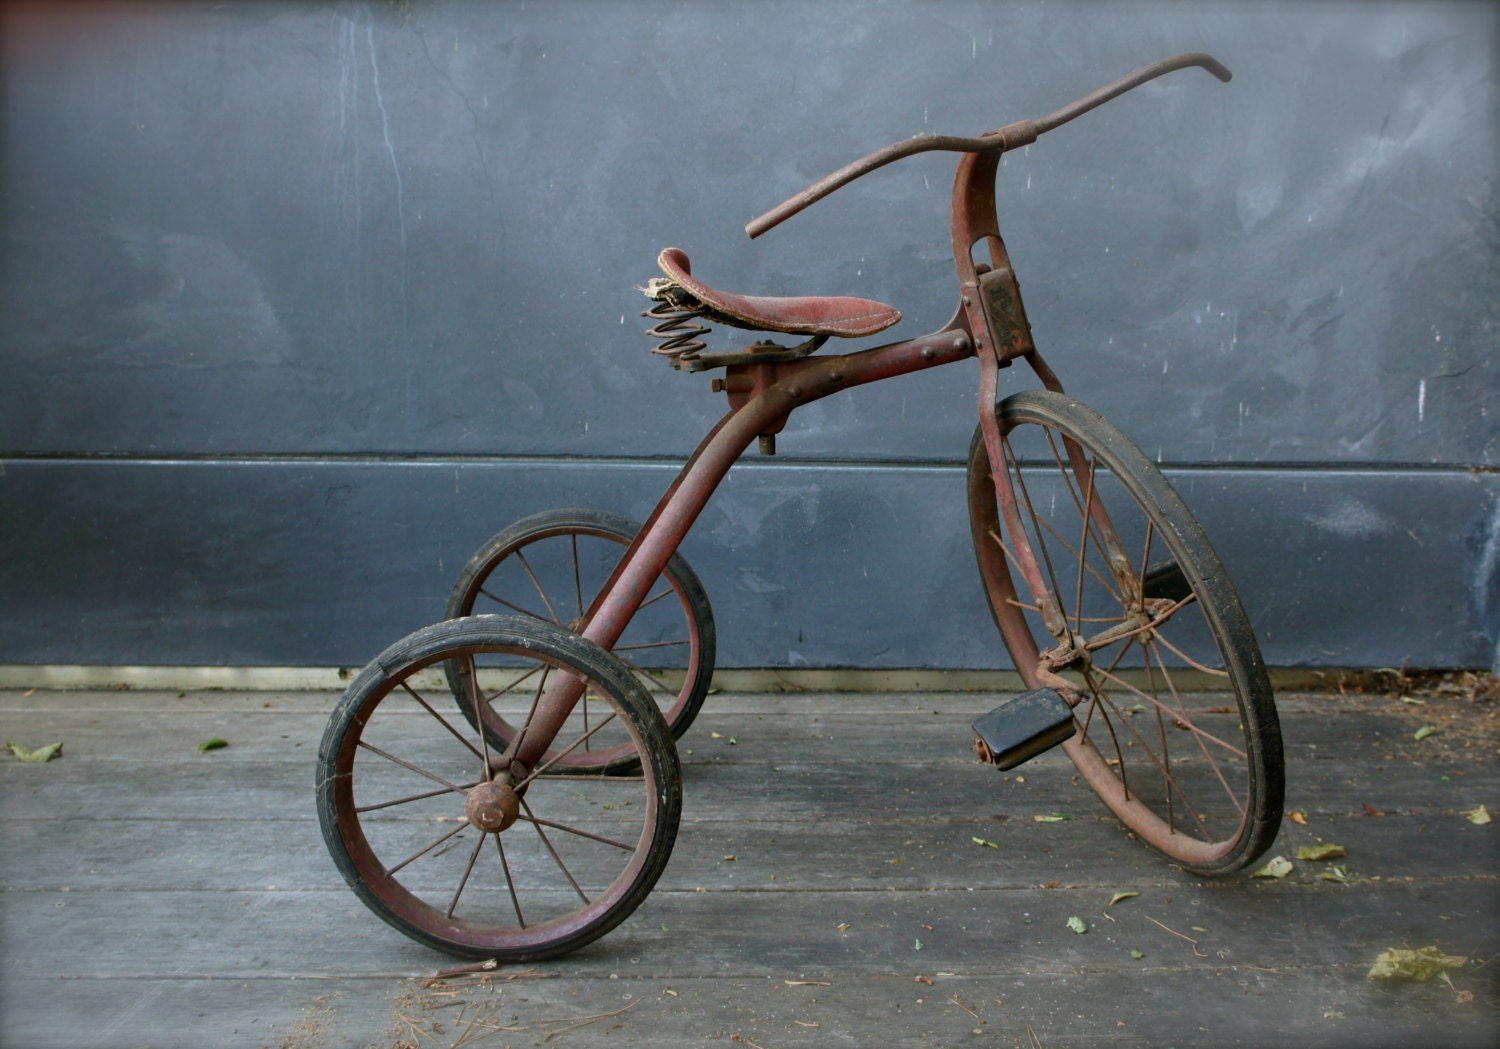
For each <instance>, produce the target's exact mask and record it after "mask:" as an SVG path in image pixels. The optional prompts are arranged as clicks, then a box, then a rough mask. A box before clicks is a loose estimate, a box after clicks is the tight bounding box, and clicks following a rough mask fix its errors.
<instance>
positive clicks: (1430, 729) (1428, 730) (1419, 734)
mask: <svg viewBox="0 0 1500 1049" xmlns="http://www.w3.org/2000/svg"><path fill="white" fill-rule="evenodd" d="M1436 731H1437V726H1436V725H1423V726H1422V727H1421V728H1419V729H1417V731H1415V732H1413V733H1412V734H1411V738H1412V739H1414V740H1416V741H1417V742H1419V743H1420V742H1421V741H1422V740H1424V739H1426V738H1427V737H1428V736H1430V735H1432V734H1433V733H1434V732H1436Z"/></svg>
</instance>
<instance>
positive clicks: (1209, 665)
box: [968, 390, 1285, 874]
mask: <svg viewBox="0 0 1500 1049" xmlns="http://www.w3.org/2000/svg"><path fill="white" fill-rule="evenodd" d="M997 413H998V420H999V425H1000V432H1001V434H1002V436H1003V438H1004V440H1005V441H1006V444H1007V448H1008V452H1007V455H1008V456H1010V457H1012V458H1013V459H1014V460H1016V461H1015V462H1012V463H1011V477H1012V479H1013V480H1012V483H1013V485H1014V486H1015V490H1016V493H1017V502H1018V505H1019V508H1020V509H1019V511H1018V516H1019V517H1020V519H1021V520H1022V521H1023V522H1024V524H1023V526H1022V527H1023V531H1024V532H1025V533H1026V534H1027V536H1028V537H1029V541H1030V542H1031V543H1032V544H1033V548H1034V550H1035V552H1036V553H1035V556H1036V560H1037V561H1038V563H1039V565H1040V567H1041V571H1042V573H1043V583H1044V588H1045V589H1046V590H1047V591H1048V592H1049V594H1050V595H1051V597H1052V599H1053V600H1055V601H1056V602H1057V603H1058V605H1059V607H1060V608H1061V609H1062V610H1063V612H1064V614H1065V615H1067V616H1068V617H1069V625H1068V627H1067V630H1068V631H1070V632H1075V633H1076V634H1077V635H1078V636H1079V637H1082V638H1085V639H1086V640H1085V642H1084V644H1085V645H1088V644H1097V645H1098V646H1099V647H1098V648H1097V649H1096V650H1094V651H1091V652H1090V654H1089V657H1088V658H1087V659H1086V660H1080V661H1079V662H1078V664H1077V665H1075V666H1073V667H1071V668H1069V669H1068V670H1067V671H1066V672H1063V671H1059V673H1061V674H1062V676H1064V677H1065V678H1068V679H1069V680H1070V681H1072V682H1073V683H1074V685H1075V687H1076V688H1077V689H1078V692H1079V693H1080V694H1081V695H1082V697H1083V699H1082V702H1080V703H1079V704H1078V705H1077V706H1076V707H1075V708H1074V717H1075V721H1076V722H1077V723H1078V726H1079V733H1078V735H1076V736H1074V738H1073V739H1072V740H1069V741H1068V742H1067V743H1065V744H1064V748H1065V749H1066V750H1067V751H1068V754H1069V756H1070V757H1071V758H1072V759H1073V761H1074V763H1075V764H1076V765H1077V766H1078V769H1079V771H1080V772H1081V773H1082V774H1083V776H1084V778H1085V779H1086V780H1087V781H1088V782H1089V784H1090V786H1092V787H1093V788H1094V790H1095V791H1096V792H1097V793H1098V794H1099V796H1100V797H1101V798H1102V799H1103V801H1104V802H1105V804H1106V805H1108V806H1109V808H1110V809H1111V810H1113V811H1114V813H1115V814H1116V815H1117V816H1119V817H1120V819H1121V820H1122V821H1123V822H1124V823H1125V824H1126V825H1127V826H1128V827H1130V829H1131V830H1133V831H1135V832H1136V834H1137V835H1138V836H1139V837H1140V838H1141V839H1142V840H1144V841H1146V842H1147V843H1149V844H1151V845H1153V846H1154V847H1155V848H1157V849H1159V850H1160V851H1162V852H1163V853H1164V854H1166V855H1167V856H1168V857H1170V858H1171V859H1173V860H1174V861H1175V862H1177V863H1178V864H1180V865H1181V866H1183V867H1184V868H1186V869H1188V870H1192V871H1194V872H1197V873H1200V874H1225V873H1228V872H1230V871H1234V870H1237V869H1240V868H1242V867H1245V866H1246V865H1248V864H1250V863H1251V862H1253V861H1254V860H1255V859H1256V858H1257V857H1258V856H1260V855H1261V854H1262V853H1263V852H1264V851H1265V850H1266V849H1267V848H1268V847H1269V846H1270V844H1271V842H1272V840H1273V839H1274V838H1275V837H1276V833H1277V830H1278V828H1279V826H1280V821H1281V810H1282V805H1283V803H1284V795H1285V770H1284V765H1283V758H1282V748H1281V730H1280V727H1279V723H1278V720H1277V716H1276V705H1275V700H1274V697H1273V694H1272V690H1271V683H1270V678H1269V676H1268V675H1267V673H1266V668H1265V664H1264V662H1263V661H1262V658H1261V654H1260V647H1259V645H1258V644H1257V643H1256V640H1255V635H1254V632H1253V631H1252V629H1251V627H1250V621H1249V618H1248V617H1247V616H1246V615H1245V611H1244V608H1243V607H1242V605H1241V604H1240V600H1239V597H1238V595H1237V594H1236V593H1235V589H1234V586H1233V584H1232V583H1231V582H1230V580H1229V576H1228V574H1227V573H1226V572H1225V570H1224V566H1223V564H1222V563H1221V562H1220V560H1219V557H1218V555H1217V554H1216V553H1215V552H1214V549H1213V547H1212V546H1211V545H1210V544H1209V541H1208V538H1207V536H1206V535H1205V534H1204V532H1203V529H1202V528H1201V527H1200V526H1199V525H1198V523H1197V521H1196V520H1194V518H1193V516H1192V514H1191V513H1190V512H1189V510H1188V508H1187V505H1186V504H1185V503H1184V502H1183V501H1182V499H1181V498H1180V497H1179V496H1178V494H1177V493H1176V492H1175V491H1174V490H1173V489H1172V487H1171V485H1170V484H1169V483H1168V482H1167V480H1166V478H1165V477H1164V476H1162V473H1161V471H1160V470H1159V469H1158V468H1157V467H1156V465H1155V464H1154V463H1152V462H1151V461H1150V460H1149V459H1147V458H1146V456H1145V455H1144V454H1142V452H1141V451H1140V449H1138V448H1137V447H1136V446H1135V445H1134V444H1132V443H1131V442H1130V441H1129V439H1127V438H1126V437H1125V436H1124V435H1123V434H1122V433H1120V431H1119V430H1118V429H1116V428H1115V427H1114V426H1113V425H1112V424H1111V423H1109V422H1108V421H1107V420H1105V419H1104V418H1103V417H1102V416H1100V415H1099V413H1098V412H1095V411H1094V410H1093V409H1091V408H1089V407H1087V406H1085V405H1084V404H1082V403H1080V402H1078V401H1076V400H1074V399H1073V398H1071V397H1067V396H1065V395H1063V394H1059V393H1054V392H1051V391H1047V390H1033V391H1026V392H1023V393H1018V394H1015V395H1014V396H1011V397H1009V398H1007V399H1006V400H1004V401H1003V402H1001V404H1000V405H999V406H998V408H997ZM1017 462H1019V464H1020V465H1019V466H1017V465H1016V463H1017ZM1081 463H1090V464H1092V465H1091V466H1081V465H1080V464H1081ZM1090 477H1092V478H1093V479H1094V480H1093V482H1092V483H1089V481H1088V478H1090ZM968 487H969V506H970V523H971V527H972V529H973V537H974V548H975V554H976V556H977V558H978V561H979V571H980V577H981V580H982V582H983V584H984V589H985V594H986V597H987V598H988V600H989V603H990V611H991V613H992V614H993V615H994V618H995V622H996V625H997V626H999V628H1000V631H1001V635H1002V637H1003V638H1004V640H1005V644H1006V647H1007V648H1008V649H1009V651H1010V654H1011V658H1012V660H1013V661H1014V663H1015V665H1016V668H1017V669H1018V670H1019V671H1020V672H1021V674H1022V676H1023V677H1024V678H1025V679H1026V681H1027V684H1028V686H1029V687H1031V688H1039V687H1043V684H1044V682H1042V681H1041V680H1039V678H1038V674H1037V672H1038V668H1039V659H1040V655H1039V653H1041V652H1044V651H1046V650H1047V649H1049V648H1060V647H1061V643H1062V641H1063V638H1061V637H1054V636H1053V635H1052V634H1051V633H1050V632H1049V631H1048V629H1047V628H1046V627H1045V625H1044V623H1043V620H1042V615H1041V611H1040V602H1036V601H1035V598H1034V595H1032V593H1031V590H1030V588H1029V587H1027V586H1026V584H1025V582H1024V579H1022V578H1021V575H1020V574H1019V573H1018V575H1017V576H1016V577H1015V578H1014V579H1013V578H1012V575H1011V572H1012V566H1013V565H1019V564H1021V563H1023V562H1024V558H1023V557H1021V556H1020V555H1019V554H1018V553H1017V547H1016V541H1015V537H1014V535H1012V534H1011V532H1012V529H1009V528H1005V529H1002V526H1001V520H1002V518H1003V517H1004V513H1003V511H1002V510H1001V509H1000V508H999V506H998V498H997V495H996V483H995V479H994V478H993V477H992V475H991V470H990V459H989V454H988V452H987V450H986V447H985V442H984V435H983V432H982V429H981V428H976V430H975V434H974V440H973V442H972V443H971V445H970V451H969V473H968ZM1059 496H1061V498H1059ZM1049 498H1050V503H1049V502H1047V500H1048V499H1049ZM1044 503H1045V504H1046V505H1045V506H1041V505H1038V504H1044ZM1059 506H1060V507H1061V509H1060V510H1059V509H1058V507H1059ZM1101 506H1102V507H1103V508H1104V510H1105V511H1106V513H1107V518H1108V520H1109V523H1110V525H1109V529H1110V530H1113V532H1114V534H1115V535H1117V536H1118V537H1119V539H1120V542H1119V543H1118V544H1111V543H1110V542H1109V541H1107V540H1106V539H1105V538H1104V536H1105V535H1107V534H1108V531H1109V530H1106V529H1105V528H1104V527H1103V526H1102V525H1100V524H1098V523H1097V522H1098V521H1099V520H1100V515H1099V508H1100V507H1101ZM1053 515H1056V517H1057V523H1054V522H1053V520H1052V516H1053ZM1044 520H1045V521H1046V523H1045V524H1044V523H1042V522H1043V521H1044ZM1085 521H1092V522H1095V523H1094V524H1092V525H1090V526H1089V527H1088V528H1087V529H1086V528H1085ZM1002 535H1003V536H1004V540H1003V542H1004V548H1002V542H1001V536H1002ZM1075 543H1076V544H1077V545H1076V546H1075V545H1074V544H1075ZM1112 545H1113V546H1114V548H1115V549H1116V550H1117V551H1122V552H1124V557H1123V559H1121V558H1118V557H1117V558H1116V560H1115V562H1114V563H1116V569H1111V568H1110V567H1108V566H1109V564H1110V563H1112V562H1111V561H1110V558H1109V556H1107V555H1106V553H1105V551H1106V550H1107V549H1108V548H1110V547H1111V546H1112ZM1161 547H1165V548H1166V549H1165V550H1164V551H1162V550H1161V549H1160V548H1161ZM1153 550H1155V551H1157V552H1156V553H1154V554H1153ZM1080 551H1081V553H1082V556H1081V557H1080V556H1079V552H1080ZM1091 551H1093V553H1091ZM1136 551H1139V553H1136ZM1162 554H1165V555H1167V559H1166V560H1162ZM1122 565H1128V570H1124V569H1122V568H1121V567H1120V566H1122ZM1174 565H1175V567H1174ZM1148 569H1149V570H1150V577H1149V579H1148V577H1147V570H1148ZM1117 571H1122V572H1123V575H1120V574H1117ZM1126 578H1128V579H1131V580H1133V582H1132V583H1130V584H1129V585H1126V584H1125V583H1124V582H1122V579H1126ZM1017 583H1019V584H1020V585H1019V586H1017V585H1016V584H1017ZM1189 588H1190V589H1191V596H1188V597H1184V596H1183V595H1187V594H1188V589H1189ZM1132 591H1137V592H1132ZM1148 606H1149V607H1148ZM1132 616H1134V617H1135V618H1130V617H1132ZM1143 619H1144V620H1146V621H1148V623H1149V626H1148V627H1145V628H1142V627H1141V626H1140V624H1141V622H1142V620H1143ZM1127 620H1128V622H1127ZM1111 624H1113V625H1111ZM1096 627H1097V629H1096ZM1109 631H1112V632H1113V633H1107V632H1109ZM1091 634H1092V636H1090V635H1091ZM1111 637H1114V640H1110V638H1111ZM1174 646H1175V647H1174ZM1184 657H1186V658H1184ZM1106 659H1112V660H1113V663H1107V662H1106ZM1137 661H1138V662H1139V665H1138V666H1134V664H1135V663H1136V662H1137ZM1194 664H1196V666H1194ZM1131 675H1134V676H1135V678H1134V680H1135V681H1138V682H1139V684H1135V683H1134V682H1133V681H1132V678H1131ZM1179 682H1181V683H1182V686H1184V687H1178V683H1179ZM1186 686H1193V687H1195V688H1197V689H1199V690H1200V691H1203V690H1205V689H1209V690H1212V691H1214V692H1217V693H1223V692H1226V691H1227V692H1230V693H1232V694H1233V696H1234V701H1235V707H1234V708H1232V709H1231V708H1224V707H1222V706H1221V707H1217V708H1206V707H1202V706H1201V705H1199V706H1197V707H1196V708H1195V707H1194V706H1192V705H1190V704H1192V703H1193V702H1195V701H1193V700H1191V699H1189V698H1188V694H1189V693H1190V692H1191V689H1190V688H1188V687H1186ZM1139 713H1145V714H1146V715H1148V717H1146V718H1143V719H1137V718H1136V714H1139ZM1138 720H1139V721H1140V722H1141V725H1140V726H1139V727H1138V726H1137V721H1138ZM1236 721H1237V724H1236ZM1168 726H1170V727H1171V728H1172V729H1174V730H1185V731H1186V733H1187V736H1186V737H1185V738H1186V740H1187V741H1190V742H1191V743H1192V744H1193V745H1194V746H1195V747H1196V749H1193V748H1190V747H1188V746H1187V745H1186V744H1185V745H1184V746H1183V747H1182V748H1181V750H1179V753H1178V754H1177V755H1174V754H1173V753H1172V750H1173V747H1174V744H1173V743H1172V742H1171V740H1172V739H1174V738H1183V737H1177V736H1175V734H1169V732H1168ZM1143 729H1144V731H1143ZM1182 750H1185V751H1187V756H1186V757H1184V756H1183V755H1182V753H1181V751H1182ZM1106 754H1108V755H1112V756H1108V757H1107V756H1106ZM1142 754H1148V758H1147V760H1144V761H1142V760H1140V756H1141V755H1142ZM1189 784H1192V787H1191V788H1190V787H1189ZM1220 795H1222V796H1220ZM1210 810H1212V811H1210Z"/></svg>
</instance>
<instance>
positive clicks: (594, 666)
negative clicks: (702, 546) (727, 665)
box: [317, 616, 682, 961]
mask: <svg viewBox="0 0 1500 1049" xmlns="http://www.w3.org/2000/svg"><path fill="white" fill-rule="evenodd" d="M453 659H459V660H475V659H478V660H481V661H484V662H487V663H493V664H495V665H496V666H502V665H503V666H504V667H505V668H506V669H507V670H508V671H509V672H510V674H511V675H512V676H511V678H510V680H512V681H513V682H515V684H514V686H513V691H514V692H515V693H516V695H515V696H514V697H512V698H514V699H515V700H517V706H518V708H519V709H521V711H522V713H521V714H520V715H519V716H518V723H519V724H522V725H525V724H526V721H527V717H526V713H525V712H526V710H527V709H528V703H530V704H534V703H535V699H536V697H538V696H540V695H541V694H542V691H543V689H545V688H546V686H547V682H548V680H549V679H552V678H555V676H556V675H558V674H568V675H572V676H573V677H576V678H577V679H579V680H581V681H582V682H583V683H584V686H585V688H586V689H587V692H588V694H589V695H590V696H591V698H592V701H593V705H594V715H593V719H592V722H591V724H590V725H589V727H588V729H587V730H585V729H583V728H582V727H581V723H580V722H579V721H578V720H576V719H575V720H572V721H570V722H569V723H568V724H566V725H565V726H564V728H563V731H562V732H561V733H559V734H558V736H557V737H556V739H555V741H554V743H553V752H554V753H559V752H562V751H563V750H565V749H566V748H567V747H569V746H576V745H578V744H579V743H580V741H581V738H582V737H583V736H584V735H585V734H586V733H588V734H591V735H590V738H593V739H596V740H599V741H600V742H601V743H607V744H608V745H610V746H612V747H616V748H618V749H620V750H622V751H624V750H628V751H629V752H630V753H631V754H633V755H634V759H635V761H636V762H637V764H638V766H639V771H638V773H637V774H636V775H634V776H619V775H614V776H607V775H604V774H603V772H602V770H597V769H595V770H592V771H585V772H580V771H578V770H576V769H566V768H564V767H563V766H562V765H561V763H558V764H553V765H552V766H551V767H548V765H547V764H546V762H545V761H543V762H539V763H538V764H537V767H536V768H534V769H527V768H523V767H521V766H520V765H519V764H518V763H515V762H512V761H510V760H508V759H507V758H506V757H504V755H503V754H501V753H500V752H499V751H497V750H495V749H494V748H492V747H491V746H490V745H489V743H488V742H487V741H486V740H485V738H484V737H483V735H482V734H481V733H480V732H479V731H477V730H476V729H475V728H474V727H473V726H472V725H471V724H468V723H466V722H465V721H464V720H462V719H460V718H458V717H456V716H454V715H453V714H452V713H451V708H450V707H449V706H448V697H447V695H446V692H447V690H446V688H445V687H444V686H443V684H442V683H441V682H442V679H441V677H440V676H438V675H437V674H435V673H434V670H435V668H436V667H437V666H438V665H439V664H441V663H442V662H444V661H445V660H453ZM491 698H494V697H491ZM579 706H582V703H580V704H579ZM445 711H448V712H447V713H445ZM317 802H318V818H319V821H320V823H321V825H322V829H323V837H324V840H325V841H326V842H327V844H328V849H329V851H330V853H332V855H333V859H334V862H335V863H336V864H337V865H338V868H339V870H340V872H342V874H343V875H344V879H345V880H346V881H347V882H348V883H349V886H350V887H351V888H352V889H353V890H354V892H355V894H356V895H358V896H359V898H360V899H361V900H363V901H364V903H365V904H366V905H367V906H369V908H370V909H371V910H373V911H374V912H375V913H376V914H377V915H379V916H380V917H381V918H382V919H383V920H385V921H386V922H388V923H389V924H391V925H392V926H394V927H396V928H397V929H400V930H401V931H402V932H403V933H405V934H406V935H408V936H410V937H412V938H413V939H415V940H418V941H420V942H421V943H424V944H427V945H428V946H430V947H434V948H436V949H438V950H441V951H445V952H448V953H451V954H457V955H463V956H469V957H478V958H496V959H499V960H501V961H525V960H531V959H538V958H548V957H553V956H556V955H559V954H564V953H567V952H568V951H571V950H574V949H576V948H578V947H581V946H582V945H584V944H586V943H588V942H590V941H591V940H594V939H596V938H597V937H599V936H602V935H604V934H605V933H606V932H608V931H609V930H610V929H612V928H614V927H615V926H616V925H618V924H619V923H620V922H621V921H623V920H624V919H625V918H626V916H627V915H629V914H630V912H631V911H633V910H634V909H635V908H636V907H637V906H638V905H639V904H640V903H641V901H642V900H644V899H645V898H646V895H647V893H649V892H650V891H651V887H652V886H653V885H654V884H655V883H656V880H657V878H658V877H659V876H660V875H661V872H662V870H663V869H664V868H665V866H666V863H667V858H668V856H669V855H670V854H671V850H672V843H673V841H674V839H675V838H676V835H677V826H678V821H679V818H680V814H681V806H682V783H681V776H680V772H679V769H678V764H677V751H676V748H675V746H674V745H673V743H672V740H671V738H670V737H669V736H668V735H667V732H666V726H665V725H664V724H663V723H662V720H661V714H660V713H659V712H658V711H657V709H656V705H655V703H653V702H652V701H651V698H650V697H649V696H648V695H647V694H646V693H645V691H644V690H643V689H642V688H641V687H640V686H639V685H638V684H637V683H636V680H635V678H634V677H633V675H632V674H631V673H630V671H629V670H628V669H626V667H625V666H624V665H623V664H621V663H620V662H619V660H617V659H615V658H613V657H612V656H610V655H609V653H607V652H605V651H604V650H603V649H601V648H599V647H598V646H597V645H595V644H593V643H592V642H589V641H586V640H584V639H583V638H580V637H577V636H575V635H573V634H570V633H568V632H567V631H565V630H562V629H561V628H559V627H556V626H553V625H551V624H547V623H538V622H535V621H533V620H525V619H520V618H516V617H502V616H477V617H473V618H470V619H463V620H457V621H451V622H443V623H438V624H436V625H434V626H430V627H426V628H424V629H422V630H419V631H417V632H416V633H414V634H411V635H409V636H408V637H406V638H404V639H402V640H401V641H399V642H397V643H396V644H395V645H393V646H391V647H390V648H389V649H387V650H386V651H385V652H383V653H381V655H380V656H379V657H377V658H376V660H375V661H374V662H372V663H371V664H370V665H369V666H367V667H366V668H365V669H364V671H363V672H362V673H361V674H360V675H359V677H358V678H357V679H356V680H355V681H354V683H353V684H352V685H350V687H349V690H348V691H347V692H346V693H345V694H344V698H343V699H342V701H341V702H340V703H339V705H338V707H337V708H336V709H335V711H334V713H333V717H332V719H331V720H330V722H329V725H328V729H327V731H326V732H325V733H324V736H323V743H322V747H321V748H320V750H319V754H318V783H317Z"/></svg>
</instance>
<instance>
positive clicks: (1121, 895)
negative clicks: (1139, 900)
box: [1104, 892, 1140, 907]
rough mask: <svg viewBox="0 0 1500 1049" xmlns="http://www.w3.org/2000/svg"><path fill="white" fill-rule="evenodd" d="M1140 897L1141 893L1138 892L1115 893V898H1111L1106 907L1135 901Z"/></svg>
mask: <svg viewBox="0 0 1500 1049" xmlns="http://www.w3.org/2000/svg"><path fill="white" fill-rule="evenodd" d="M1139 895H1140V893H1138V892H1117V893H1115V894H1114V895H1113V896H1111V897H1110V898H1109V902H1108V903H1106V904H1105V905H1104V906H1106V907H1113V906H1114V905H1115V904H1117V903H1119V902H1120V901H1121V900H1133V899H1135V898H1136V897H1137V896H1139Z"/></svg>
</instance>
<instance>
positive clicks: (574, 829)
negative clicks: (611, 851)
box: [520, 810, 635, 852]
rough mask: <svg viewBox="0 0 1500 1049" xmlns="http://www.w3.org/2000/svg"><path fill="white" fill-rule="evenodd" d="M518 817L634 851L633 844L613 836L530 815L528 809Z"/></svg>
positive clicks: (565, 832)
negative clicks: (616, 839)
mask: <svg viewBox="0 0 1500 1049" xmlns="http://www.w3.org/2000/svg"><path fill="white" fill-rule="evenodd" d="M520 818H521V819H523V820H525V821H526V822H527V823H534V824H536V825H537V826H538V827H551V828H552V829H553V830H560V831H562V832H563V833H564V834H576V835H577V836H578V837H580V838H587V839H589V841H597V842H599V843H600V844H601V845H613V846H614V847H615V848H617V849H623V850H624V851H626V852H634V851H635V846H634V845H627V844H626V843H625V842H623V841H615V840H614V839H613V838H606V837H604V836H602V835H599V834H593V833H591V832H589V831H586V830H582V829H580V828H578V827H569V826H568V825H567V824H565V823H555V822H553V821H552V820H544V819H540V818H538V817H536V816H533V815H531V813H530V811H529V810H528V811H527V812H526V814H525V815H523V816H521V817H520Z"/></svg>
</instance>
